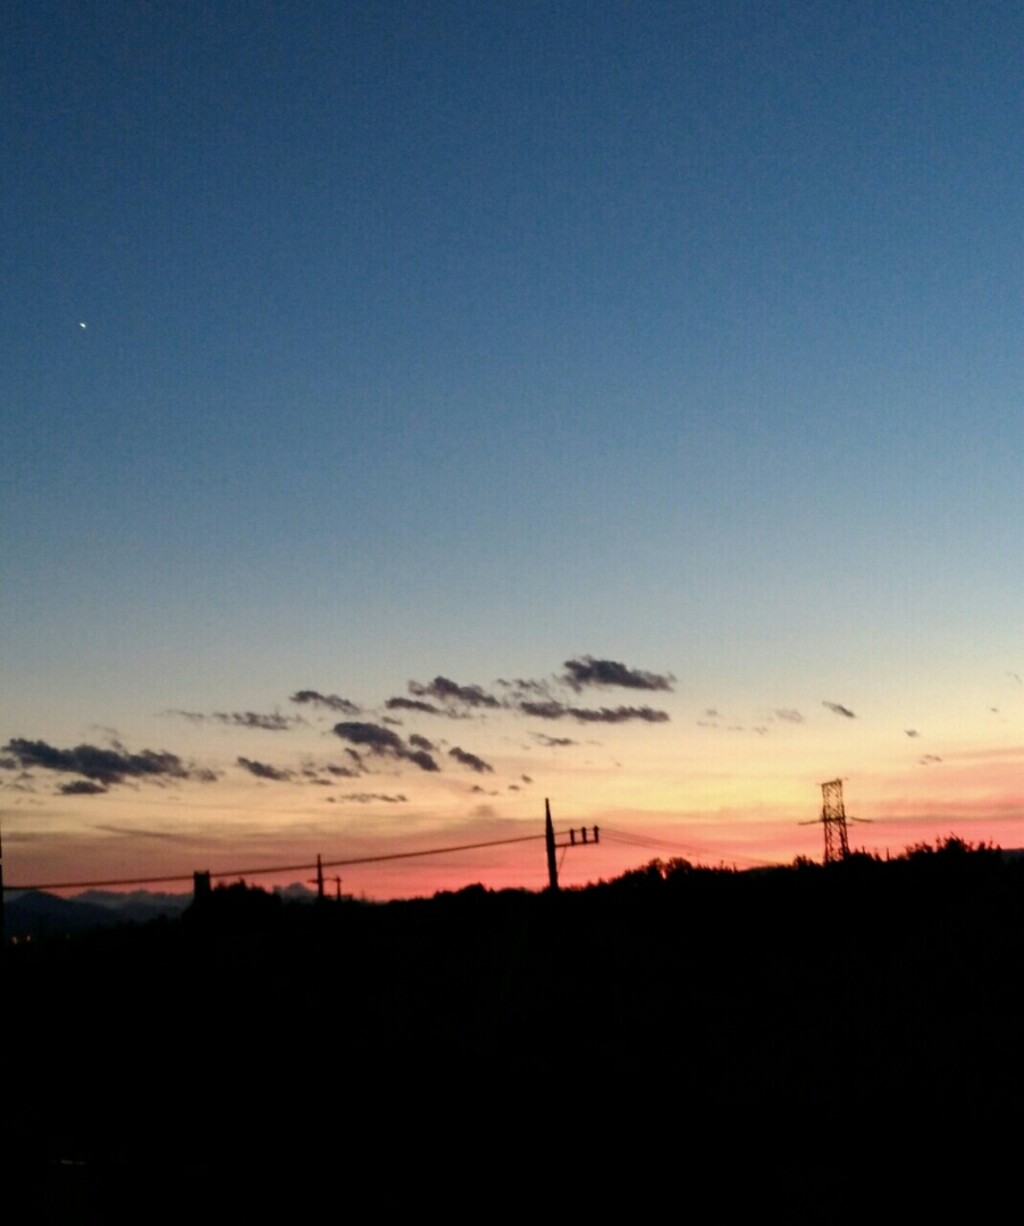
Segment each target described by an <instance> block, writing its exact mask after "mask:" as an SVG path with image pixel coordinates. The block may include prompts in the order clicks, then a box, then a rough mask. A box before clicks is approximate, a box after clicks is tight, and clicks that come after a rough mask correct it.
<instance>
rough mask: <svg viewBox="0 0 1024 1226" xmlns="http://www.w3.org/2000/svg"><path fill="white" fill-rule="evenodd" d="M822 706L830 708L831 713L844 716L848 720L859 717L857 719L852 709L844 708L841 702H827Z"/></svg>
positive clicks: (823, 702)
mask: <svg viewBox="0 0 1024 1226" xmlns="http://www.w3.org/2000/svg"><path fill="white" fill-rule="evenodd" d="M821 705H822V706H823V707H828V709H829V710H830V711H833V712H834V713H835V714H836V715H843V716H845V717H846V719H856V718H857V717H856V715H854V713H853V712H852V711H851V710H850V708H849V707H844V706H843V704H842V703H841V702H825V701H822V704H821Z"/></svg>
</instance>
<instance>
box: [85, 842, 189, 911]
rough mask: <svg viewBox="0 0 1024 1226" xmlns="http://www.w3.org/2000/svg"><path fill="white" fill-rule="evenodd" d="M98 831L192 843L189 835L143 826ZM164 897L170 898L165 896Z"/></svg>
mask: <svg viewBox="0 0 1024 1226" xmlns="http://www.w3.org/2000/svg"><path fill="white" fill-rule="evenodd" d="M95 829H96V830H103V831H105V832H106V833H107V834H123V835H127V836H128V837H129V838H133V839H163V840H165V841H166V842H169V843H188V842H190V841H191V836H189V835H187V834H174V833H172V832H171V831H169V830H145V829H144V828H142V827H141V826H107V825H104V826H96V827H95ZM163 897H165V898H166V897H169V895H166V894H165V895H164V896H163Z"/></svg>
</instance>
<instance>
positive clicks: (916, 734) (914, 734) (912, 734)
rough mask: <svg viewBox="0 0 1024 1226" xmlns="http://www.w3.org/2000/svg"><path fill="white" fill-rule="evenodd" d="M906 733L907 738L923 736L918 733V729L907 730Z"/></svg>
mask: <svg viewBox="0 0 1024 1226" xmlns="http://www.w3.org/2000/svg"><path fill="white" fill-rule="evenodd" d="M904 731H905V732H906V734H907V736H920V735H921V734H920V732H918V730H917V729H916V728H906V729H904Z"/></svg>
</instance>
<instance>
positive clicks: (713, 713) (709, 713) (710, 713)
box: [704, 707, 721, 719]
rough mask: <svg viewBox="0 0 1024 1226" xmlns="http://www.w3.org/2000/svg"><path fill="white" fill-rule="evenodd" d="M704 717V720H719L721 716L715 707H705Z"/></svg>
mask: <svg viewBox="0 0 1024 1226" xmlns="http://www.w3.org/2000/svg"><path fill="white" fill-rule="evenodd" d="M704 716H705V718H706V719H720V718H721V714H720V712H719V710H718V708H717V707H705V709H704Z"/></svg>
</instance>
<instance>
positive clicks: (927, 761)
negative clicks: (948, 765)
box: [918, 753, 942, 766]
mask: <svg viewBox="0 0 1024 1226" xmlns="http://www.w3.org/2000/svg"><path fill="white" fill-rule="evenodd" d="M941 761H942V759H941V758H940V757H939V756H938V755H937V754H934V753H926V754H924V755H923V756H922V757H920V758H918V762H919V763H920V764H921V765H922V766H931V764H932V763H933V762H941Z"/></svg>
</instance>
